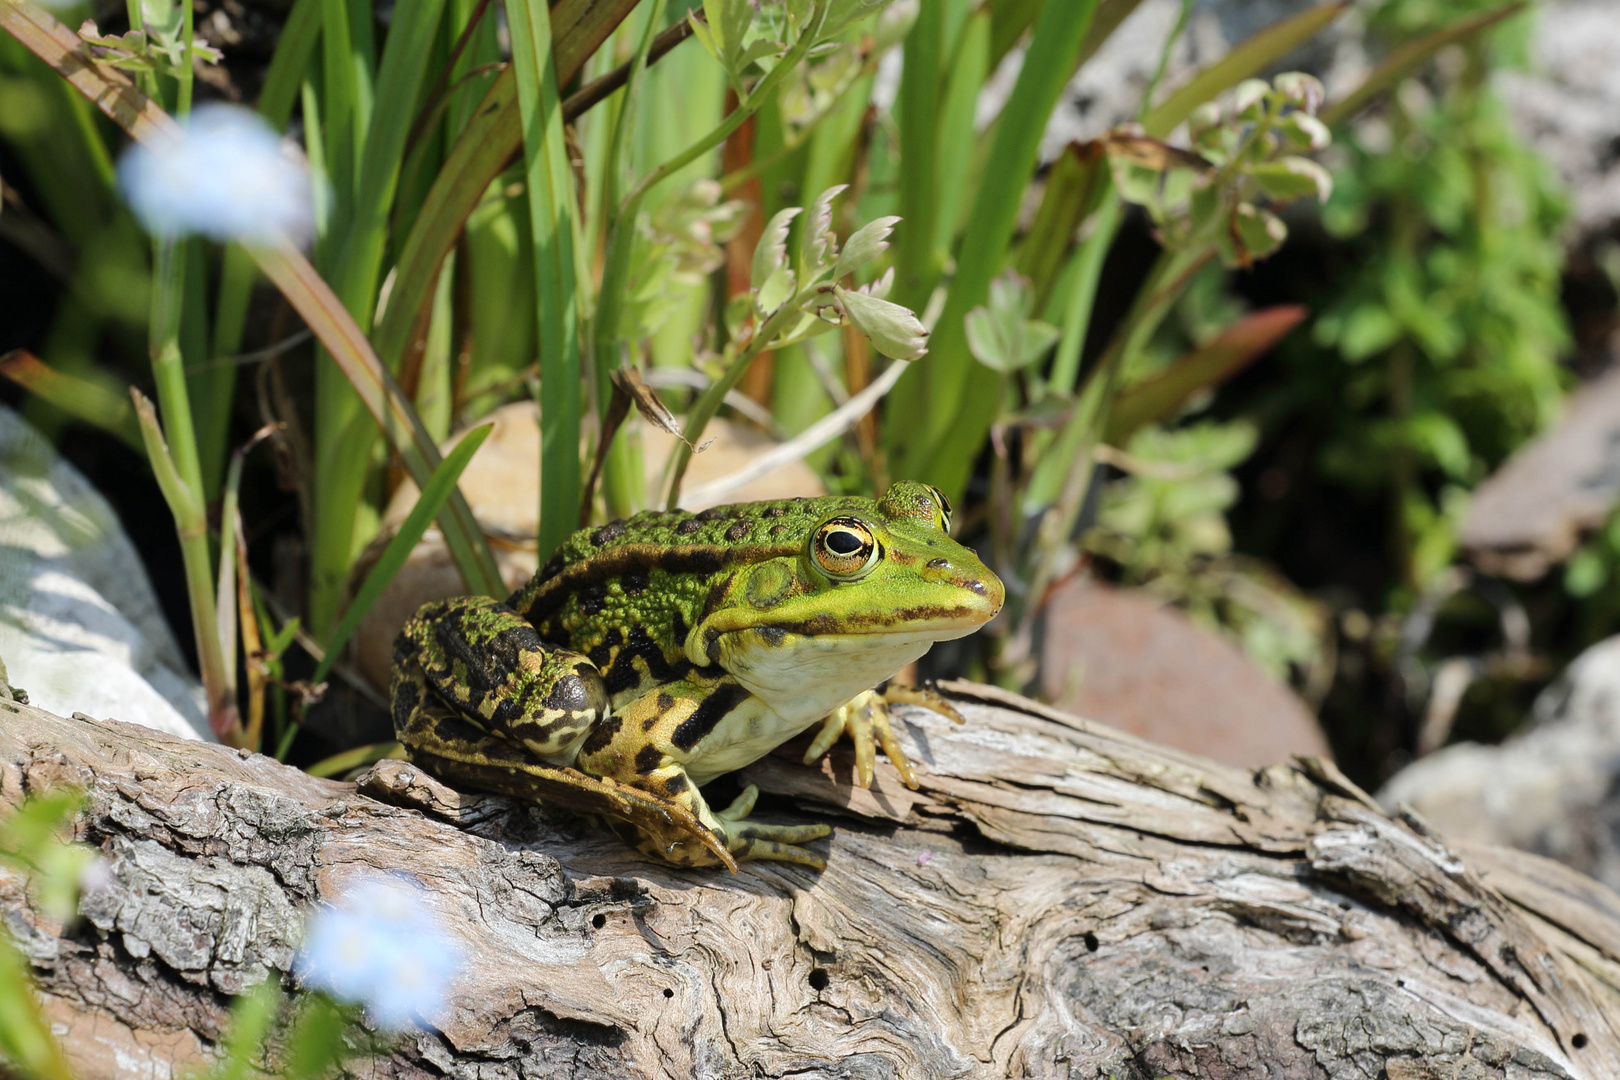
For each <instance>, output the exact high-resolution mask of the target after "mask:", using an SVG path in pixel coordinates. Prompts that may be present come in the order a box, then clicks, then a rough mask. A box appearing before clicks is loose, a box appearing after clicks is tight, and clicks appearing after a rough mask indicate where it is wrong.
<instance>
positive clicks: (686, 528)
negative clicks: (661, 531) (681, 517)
mask: <svg viewBox="0 0 1620 1080" xmlns="http://www.w3.org/2000/svg"><path fill="white" fill-rule="evenodd" d="M701 528H703V522H702V521H701V520H699V519H698V518H695V517H689V518H687V519H686V520H685V521H683V522H681V523H680V524H679V525H677V526H675V534H676V535H677V536H691V535H692V534H693V533H695V532H697V531H698V530H699V529H701Z"/></svg>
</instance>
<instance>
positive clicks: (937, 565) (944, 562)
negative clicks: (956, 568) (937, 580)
mask: <svg viewBox="0 0 1620 1080" xmlns="http://www.w3.org/2000/svg"><path fill="white" fill-rule="evenodd" d="M950 568H951V561H950V560H949V559H929V560H928V569H930V570H949V569H950Z"/></svg>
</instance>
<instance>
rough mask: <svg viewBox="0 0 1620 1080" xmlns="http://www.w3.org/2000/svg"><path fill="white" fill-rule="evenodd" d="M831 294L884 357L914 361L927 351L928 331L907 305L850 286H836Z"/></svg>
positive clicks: (856, 327)
mask: <svg viewBox="0 0 1620 1080" xmlns="http://www.w3.org/2000/svg"><path fill="white" fill-rule="evenodd" d="M833 295H834V296H835V297H836V298H837V300H838V303H839V306H840V307H842V308H843V309H844V314H845V315H847V316H848V317H849V321H850V322H852V323H854V324H855V329H857V330H859V331H860V332H861V333H862V334H865V335H866V338H867V340H869V341H870V342H871V343H872V347H873V348H874V349H876V350H877V351H878V352H880V353H882V354H883V355H884V356H888V357H892V358H893V359H895V360H915V359H916V358H917V357H919V356H921V355H922V354H923V353H925V352H927V351H928V331H927V329H926V328H924V326H923V324H922V322H921V321H919V320H918V318H917V316H916V315H914V314H913V313H912V311H911V309H910V308H905V307H901V306H900V305H899V304H894V303H890V302H889V301H887V300H879V299H878V298H877V297H875V296H871V295H869V294H867V293H864V292H859V291H857V290H852V289H844V288H835V289H834V290H833Z"/></svg>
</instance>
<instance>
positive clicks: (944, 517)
mask: <svg viewBox="0 0 1620 1080" xmlns="http://www.w3.org/2000/svg"><path fill="white" fill-rule="evenodd" d="M928 491H929V493H930V494H932V495H933V496H934V501H935V502H937V503H939V527H940V528H941V529H943V530H944V531H945V532H950V531H951V500H949V499H947V498H946V497H945V493H944V492H943V491H941V490H939V488H937V487H935V486H934V485H932V484H929V485H928Z"/></svg>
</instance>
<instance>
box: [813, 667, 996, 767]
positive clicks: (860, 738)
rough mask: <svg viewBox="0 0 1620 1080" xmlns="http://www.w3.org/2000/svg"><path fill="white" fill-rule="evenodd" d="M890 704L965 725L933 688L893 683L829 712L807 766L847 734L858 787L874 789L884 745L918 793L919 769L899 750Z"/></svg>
mask: <svg viewBox="0 0 1620 1080" xmlns="http://www.w3.org/2000/svg"><path fill="white" fill-rule="evenodd" d="M891 705H922V706H924V707H926V708H929V709H932V710H934V711H935V712H937V713H939V714H940V715H942V716H944V717H946V718H948V719H950V720H953V721H955V722H956V723H958V724H960V723H964V721H963V719H962V714H961V713H959V712H957V711H956V708H955V706H953V705H952V704H951V703H950V702H949V701H947V700H946V699H945V697H944V695H942V694H941V693H940V692H939V691H938V690H935V689H934V688H933V687H931V686H920V687H919V686H896V685H892V684H891V685H889V686H887V687H885V688H884V689H882V690H867V691H864V692H862V693H859V694H856V695H855V696H854V697H852V698H850V699H849V700H848V701H846V702H844V704H842V705H840V706H839V707H838V708H836V709H834V710H833V711H832V712H830V713H828V714H827V719H826V720H825V721H823V723H822V725H821V730H820V731H818V732H816V737H815V738H814V739H813V740H811V743H810V748H809V749H808V750H806V751H805V752H804V763H805V764H806V765H813V764H815V762H816V759H817V758H819V757H821V755H823V754H825V753H826V752H827V751H828V750H830V749H832V745H833V743H835V742H837V741H838V738H839V736H841V735H843V734H844V733H845V732H848V733H849V738H850V741H851V742H853V743H854V744H855V783H856V784H857V785H859V786H860V787H863V788H869V787H871V786H872V768H873V760H874V758H875V757H876V750H877V746H882V747H883V752H884V753H885V754H887V755H888V758H889V762H890V764H892V765H893V766H894V768H895V771H896V772H898V773H899V774H900V779H901V780H903V781H905V784H906V786H907V787H908V788H910V789H911V790H913V791H916V790H917V770H916V768H915V767H913V765H912V764H911V759H910V758H908V757H906V752H905V751H904V750H902V749H900V742H899V740H897V739H896V738H895V737H894V728H893V726H892V725H891V724H890V722H889V706H891Z"/></svg>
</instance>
